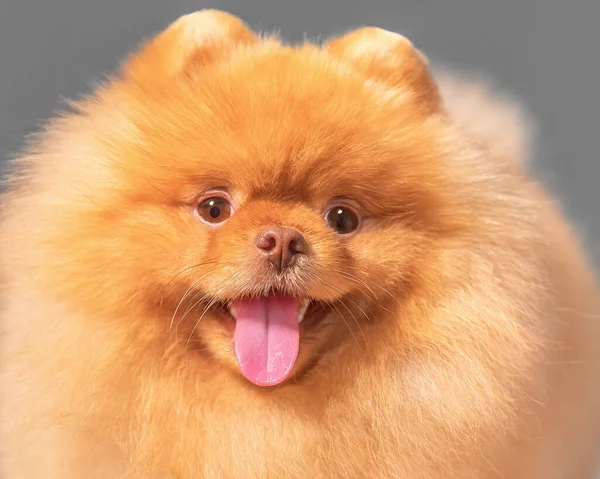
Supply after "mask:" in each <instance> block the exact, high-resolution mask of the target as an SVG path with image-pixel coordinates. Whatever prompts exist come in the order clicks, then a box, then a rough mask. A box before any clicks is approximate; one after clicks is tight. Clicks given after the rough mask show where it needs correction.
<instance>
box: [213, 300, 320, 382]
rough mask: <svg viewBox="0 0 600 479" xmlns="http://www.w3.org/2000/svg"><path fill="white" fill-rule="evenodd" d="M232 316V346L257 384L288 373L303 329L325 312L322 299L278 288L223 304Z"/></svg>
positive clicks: (278, 379) (244, 371) (245, 372)
mask: <svg viewBox="0 0 600 479" xmlns="http://www.w3.org/2000/svg"><path fill="white" fill-rule="evenodd" d="M221 308H222V309H223V310H224V311H225V312H226V314H227V315H228V316H229V317H230V319H232V320H233V323H234V333H233V350H234V353H235V358H236V360H237V363H238V365H239V367H240V371H241V372H242V374H243V375H244V377H245V378H246V379H248V380H249V381H250V382H252V383H253V384H255V385H257V386H275V385H277V384H280V383H281V382H283V381H285V379H287V378H288V377H289V375H290V374H291V372H292V369H293V367H294V364H295V363H296V359H297V357H298V351H299V347H300V330H301V329H302V330H305V329H306V328H309V327H311V326H313V325H315V324H316V323H318V321H319V320H320V319H322V318H323V316H325V314H326V313H327V310H328V307H327V306H326V305H325V304H322V303H321V302H319V301H314V300H309V299H298V298H296V297H294V296H290V295H286V294H283V293H279V292H271V293H269V294H268V295H266V296H260V297H254V298H244V299H238V300H235V301H231V302H229V303H227V304H223V305H222V306H221Z"/></svg>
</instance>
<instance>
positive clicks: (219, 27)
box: [124, 10, 258, 85]
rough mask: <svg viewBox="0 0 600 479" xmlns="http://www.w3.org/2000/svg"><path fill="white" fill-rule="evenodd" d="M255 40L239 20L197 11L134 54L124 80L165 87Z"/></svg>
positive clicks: (227, 14)
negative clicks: (198, 66)
mask: <svg viewBox="0 0 600 479" xmlns="http://www.w3.org/2000/svg"><path fill="white" fill-rule="evenodd" d="M257 40H258V38H257V36H256V35H255V34H254V33H253V32H251V31H250V30H249V29H248V27H247V26H246V24H245V23H244V22H242V20H240V19H239V18H237V17H235V16H233V15H230V14H229V13H226V12H222V11H219V10H200V11H197V12H194V13H191V14H189V15H184V16H182V17H179V18H178V19H177V20H176V21H175V22H173V23H172V24H171V25H170V26H169V27H168V28H167V29H166V30H164V31H163V32H161V33H160V34H158V35H157V36H156V37H155V38H153V39H152V40H150V41H149V42H148V43H147V44H146V45H144V46H143V47H142V48H141V50H140V51H139V52H138V53H136V54H134V55H133V57H131V58H130V59H129V60H128V61H127V62H126V64H125V67H124V70H125V73H126V75H127V76H129V77H130V78H132V79H134V80H137V81H140V82H143V83H145V84H150V85H161V84H167V83H168V82H169V80H171V79H173V77H176V76H178V75H180V74H182V73H185V72H186V71H189V69H190V68H193V67H194V66H197V65H201V64H207V63H209V62H210V61H211V60H213V59H215V58H217V57H218V56H219V55H222V54H223V53H225V52H227V51H229V50H230V49H231V48H232V47H234V46H237V45H242V44H251V43H254V42H256V41H257Z"/></svg>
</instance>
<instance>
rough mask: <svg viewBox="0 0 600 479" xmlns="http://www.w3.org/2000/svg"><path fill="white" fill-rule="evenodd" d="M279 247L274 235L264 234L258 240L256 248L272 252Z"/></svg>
mask: <svg viewBox="0 0 600 479" xmlns="http://www.w3.org/2000/svg"><path fill="white" fill-rule="evenodd" d="M276 246H277V238H275V235H273V234H264V235H261V236H260V237H259V238H257V240H256V247H257V248H259V249H262V250H263V251H265V252H267V253H268V252H270V251H273V250H274V249H275V247H276Z"/></svg>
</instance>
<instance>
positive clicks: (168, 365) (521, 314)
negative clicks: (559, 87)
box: [0, 11, 600, 479]
mask: <svg viewBox="0 0 600 479" xmlns="http://www.w3.org/2000/svg"><path fill="white" fill-rule="evenodd" d="M473 98H475V100H473ZM516 122H518V118H517V116H516V115H515V113H514V111H513V110H511V109H510V108H509V107H506V106H505V105H504V104H503V103H500V102H498V101H497V100H494V99H493V97H492V96H490V95H489V94H488V93H486V92H482V91H481V90H478V89H476V88H475V87H471V86H469V85H466V84H465V83H464V82H458V83H456V81H454V80H452V81H448V80H440V83H439V85H438V83H436V82H435V81H434V80H433V78H432V77H431V76H430V74H429V73H428V68H427V64H426V61H425V60H424V57H423V56H422V55H421V54H420V53H419V52H417V50H415V49H414V48H413V47H412V45H411V44H410V42H408V40H406V39H404V38H403V37H401V36H399V35H396V34H393V33H390V32H385V31H383V30H379V29H372V28H368V29H360V30H357V31H355V32H352V33H350V34H349V35H347V36H344V37H342V38H338V39H334V40H333V41H332V42H330V43H328V44H325V45H323V46H317V45H312V44H306V45H303V46H299V47H289V46H284V45H282V44H281V43H280V42H279V41H278V40H276V39H274V38H258V37H257V36H255V35H254V34H253V33H252V32H250V31H249V30H248V29H247V28H246V27H245V26H244V25H243V24H242V23H241V22H240V20H238V19H236V18H234V17H231V16H230V15H228V14H225V13H222V12H215V11H202V12H197V13H195V14H192V15H189V16H186V17H182V18H181V19H179V20H178V21H177V22H176V23H175V24H173V25H172V26H171V27H169V29H167V30H166V31H165V32H164V33H162V34H161V35H159V36H158V37H156V38H155V39H153V40H152V41H151V42H149V43H148V44H147V45H145V46H143V47H142V49H141V51H140V52H138V53H136V54H134V55H133V56H132V57H131V58H130V59H129V60H127V62H125V64H124V66H123V69H122V71H121V72H120V74H119V75H117V76H116V77H115V78H113V79H112V80H111V81H110V83H109V84H107V85H105V86H103V87H102V88H99V89H98V91H97V92H96V93H95V94H94V95H93V96H92V97H90V98H88V99H85V100H83V101H81V102H79V103H77V104H75V105H74V109H73V111H72V112H70V113H68V114H66V115H64V116H62V117H61V118H59V119H56V120H54V121H52V122H51V123H50V125H49V126H48V128H47V129H46V130H45V131H44V132H43V133H42V134H41V135H40V136H39V138H38V139H37V140H36V141H35V143H34V144H33V146H32V147H31V148H30V150H29V151H28V152H27V154H25V155H24V156H22V157H21V158H19V159H18V160H17V161H16V165H15V166H16V168H15V172H14V173H13V175H12V176H11V184H10V191H9V192H8V193H6V194H5V196H4V198H3V217H2V223H1V238H2V243H1V245H2V264H1V266H2V276H3V287H2V295H3V306H2V315H1V324H2V352H1V354H2V362H1V364H2V369H1V376H0V378H1V379H0V380H1V383H0V385H1V391H2V404H1V411H0V431H1V453H2V456H1V457H2V459H1V460H2V462H1V467H2V469H3V474H4V476H3V477H4V478H5V479H19V478H25V479H31V478H36V477H45V478H49V479H52V478H56V479H66V478H83V477H86V478H113V477H115V478H116V477H119V478H148V479H158V478H161V479H162V478H167V477H168V478H177V479H192V478H198V477H207V478H212V477H223V478H250V477H278V478H297V477H315V478H318V477H326V478H353V477H356V478H359V477H373V478H387V477H402V478H409V477H410V478H415V479H418V478H423V479H425V478H429V479H440V478H448V477H452V478H475V477H477V478H500V477H506V478H510V479H542V478H543V479H550V478H555V479H583V478H588V477H590V474H591V468H592V467H593V459H594V456H595V452H596V448H597V444H598V441H597V439H598V429H599V417H598V410H599V408H598V405H599V396H600V390H599V389H600V388H599V385H598V381H597V368H598V366H600V357H599V356H600V352H599V350H600V348H598V340H599V339H600V325H599V322H598V313H600V308H599V305H598V301H597V295H598V290H597V288H596V284H595V279H594V277H593V274H592V272H591V270H590V268H589V266H588V263H587V261H586V259H585V257H584V256H583V255H582V253H581V252H580V248H579V246H578V242H577V239H576V238H575V237H574V235H573V234H572V233H571V231H570V229H569V227H568V226H567V224H566V222H565V220H564V219H563V217H562V216H561V214H560V212H559V210H558V208H557V207H556V205H555V204H553V202H552V201H551V200H550V199H549V197H548V196H547V194H546V193H545V192H544V190H543V189H542V188H541V187H540V186H539V185H538V184H537V183H536V182H535V181H533V180H532V179H530V177H529V176H528V174H527V171H526V167H525V165H524V164H523V163H524V161H523V160H524V157H525V156H526V151H525V147H524V141H523V139H522V138H521V135H522V131H523V129H522V128H521V127H520V126H518V124H517V123H516ZM515 125H517V126H515ZM216 186H219V187H227V188H228V189H229V191H231V194H232V196H233V197H234V199H235V203H236V205H235V206H236V210H237V211H236V212H235V214H234V215H233V216H232V218H231V219H230V220H229V221H228V222H227V223H225V224H224V225H223V226H222V227H220V228H218V229H211V228H209V227H207V226H206V225H203V224H201V223H200V222H199V221H197V220H196V219H195V218H194V217H193V215H192V214H191V211H192V210H193V206H194V202H195V201H196V200H197V198H198V195H200V194H201V193H202V192H203V191H204V190H206V189H209V188H212V187H216ZM338 196H344V197H347V198H350V199H351V200H354V201H356V202H357V204H360V205H361V206H360V207H359V208H360V210H361V212H362V214H363V215H364V216H367V217H368V219H367V220H366V221H365V222H364V225H363V228H362V230H361V231H360V232H359V233H358V234H356V235H355V236H353V237H352V238H350V239H348V240H343V239H342V238H339V237H337V236H336V235H335V234H334V233H333V232H332V231H331V230H330V229H329V228H328V227H327V225H326V223H325V222H324V221H323V219H322V214H323V208H325V207H326V205H327V203H328V202H330V201H331V199H332V198H335V197H338ZM271 224H285V225H288V226H293V227H295V228H297V229H299V230H300V231H302V233H303V234H304V236H305V238H306V239H307V241H308V243H309V244H310V245H311V255H310V258H309V262H307V263H306V264H305V266H304V268H305V270H304V271H303V273H304V276H302V277H296V279H295V281H296V282H295V283H294V284H291V283H290V282H288V283H285V284H283V285H280V286H281V287H283V288H289V289H290V290H294V291H302V292H303V294H307V295H310V296H311V297H313V298H316V299H318V300H322V301H332V300H336V301H338V300H339V301H338V303H337V306H336V307H337V310H333V311H332V312H331V313H330V314H329V315H328V316H327V317H326V318H325V319H324V320H323V321H321V322H320V323H319V324H316V325H315V326H314V327H312V328H310V329H307V330H306V331H304V332H303V335H302V338H301V346H300V357H299V359H298V361H297V363H296V368H295V370H294V373H293V374H294V375H293V377H292V378H290V379H288V380H287V381H286V382H284V383H283V384H282V385H280V386H278V387H275V388H268V389H264V388H263V389H260V388H257V387H255V386H253V385H251V384H250V383H248V382H247V381H246V380H244V379H243V378H242V377H241V375H240V374H239V371H238V369H237V367H236V365H235V362H234V360H233V354H232V351H231V335H230V333H229V332H228V331H227V330H226V328H224V327H223V325H222V324H221V320H220V319H219V318H218V316H217V315H215V314H213V312H212V310H210V309H209V310H208V312H206V306H207V305H206V302H200V303H197V300H198V298H201V295H207V297H211V298H219V299H233V298H236V297H239V296H241V295H249V294H259V293H260V292H261V291H262V290H264V288H265V287H266V281H267V279H266V278H267V277H268V275H267V272H265V271H263V270H262V269H261V266H260V265H259V264H257V263H256V260H255V258H253V256H252V255H251V254H249V249H248V248H249V247H248V242H249V239H250V238H252V237H254V235H255V234H256V232H257V231H258V230H259V229H260V228H262V227H265V226H268V225H271ZM203 313H206V314H204V316H203V318H202V320H201V321H198V319H199V318H200V317H201V315H202V314H203Z"/></svg>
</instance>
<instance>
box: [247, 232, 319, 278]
mask: <svg viewBox="0 0 600 479" xmlns="http://www.w3.org/2000/svg"><path fill="white" fill-rule="evenodd" d="M254 244H256V247H257V248H258V249H259V250H260V251H261V252H262V253H263V254H264V256H265V258H266V260H267V261H269V263H271V264H272V265H273V266H275V267H276V268H277V270H278V271H280V272H281V271H283V270H284V269H285V268H288V267H290V266H292V265H293V264H294V263H295V262H296V260H297V259H298V256H299V255H301V254H306V252H307V250H308V247H307V245H306V240H305V239H304V236H302V234H301V233H300V232H299V231H298V230H295V229H293V228H280V227H273V228H268V229H266V230H264V231H262V232H260V233H259V234H258V236H257V237H256V239H255V240H254Z"/></svg>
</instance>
